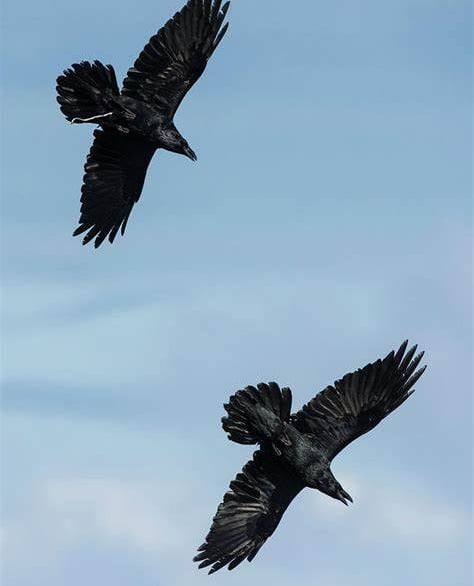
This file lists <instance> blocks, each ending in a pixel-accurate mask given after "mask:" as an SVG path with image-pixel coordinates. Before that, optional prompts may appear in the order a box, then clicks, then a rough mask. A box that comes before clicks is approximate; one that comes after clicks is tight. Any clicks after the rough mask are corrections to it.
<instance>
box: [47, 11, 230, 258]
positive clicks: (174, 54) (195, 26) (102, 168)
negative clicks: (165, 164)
mask: <svg viewBox="0 0 474 586" xmlns="http://www.w3.org/2000/svg"><path fill="white" fill-rule="evenodd" d="M228 8H229V2H226V3H225V4H224V5H222V0H189V1H188V3H187V4H186V6H184V8H183V9H182V10H181V11H180V12H177V13H176V14H175V15H174V17H173V18H171V19H170V20H169V21H168V22H167V23H166V24H165V26H164V27H163V28H162V29H161V30H159V31H158V32H157V33H156V34H155V35H154V36H153V37H151V39H150V40H149V42H148V44H147V45H146V46H145V48H144V49H143V51H142V52H141V53H140V55H139V57H138V59H137V60H136V61H135V63H134V66H133V67H131V68H130V69H129V70H128V72H127V76H126V77H125V79H124V82H123V87H122V90H121V91H120V90H119V88H118V85H117V79H116V77H115V71H114V68H113V67H112V65H103V64H102V63H100V61H94V62H93V63H89V62H87V61H83V62H81V63H75V64H74V65H72V66H71V68H70V69H66V70H65V71H64V74H63V75H60V76H59V77H58V79H57V88H56V89H57V92H58V97H57V101H58V102H59V104H60V106H61V111H62V112H63V114H64V115H65V116H66V118H67V119H68V120H69V121H70V122H71V123H74V122H77V123H84V122H91V123H94V124H99V125H100V126H101V127H102V129H101V130H99V129H97V130H95V131H94V142H93V144H92V148H91V150H90V153H89V156H88V157H87V161H86V164H85V167H84V169H85V175H84V183H83V185H82V196H81V202H82V206H81V217H80V220H79V227H78V228H77V229H76V231H75V232H74V236H77V235H78V234H81V233H83V232H87V234H86V236H85V237H84V239H83V244H87V243H88V242H90V241H91V240H93V239H94V238H95V247H96V248H97V247H98V246H100V244H101V243H102V242H103V241H104V239H105V238H106V237H107V236H108V238H109V241H110V242H113V240H114V238H115V236H116V235H117V232H118V231H119V229H120V228H121V232H122V235H123V233H124V231H125V227H126V224H127V220H128V217H129V216H130V212H131V211H132V208H133V205H134V204H135V202H137V201H138V199H139V197H140V194H141V191H142V188H143V183H144V181H145V174H146V171H147V168H148V165H149V163H150V160H151V158H152V157H153V154H154V152H155V150H156V149H158V148H164V149H167V150H168V151H173V152H175V153H180V154H182V155H185V156H187V157H189V158H190V159H191V160H193V161H195V160H196V155H195V154H194V151H193V150H192V149H191V147H190V146H189V145H188V143H187V141H186V140H185V139H184V138H183V137H182V136H181V134H180V133H179V131H178V129H177V128H176V126H175V125H174V123H173V117H174V115H175V113H176V110H177V109H178V106H179V105H180V103H181V101H182V100H183V98H184V96H185V95H186V93H187V92H188V91H189V89H190V88H191V87H192V85H193V84H194V83H195V82H196V81H197V80H198V79H199V77H200V76H201V74H202V73H203V71H204V69H205V67H206V64H207V62H208V60H209V58H210V57H211V55H212V54H213V52H214V51H215V49H216V47H217V46H218V45H219V43H220V41H221V40H222V38H223V36H224V34H225V32H226V31H227V27H228V23H226V24H225V25H224V26H222V24H223V21H224V18H225V15H226V13H227V10H228Z"/></svg>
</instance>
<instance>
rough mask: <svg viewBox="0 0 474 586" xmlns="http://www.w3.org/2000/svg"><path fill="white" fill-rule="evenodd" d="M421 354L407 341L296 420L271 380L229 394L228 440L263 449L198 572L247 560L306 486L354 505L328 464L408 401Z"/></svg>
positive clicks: (220, 515)
mask: <svg viewBox="0 0 474 586" xmlns="http://www.w3.org/2000/svg"><path fill="white" fill-rule="evenodd" d="M422 357H423V352H421V353H420V354H418V355H416V346H414V347H413V348H411V349H410V350H408V351H407V342H406V341H405V342H403V344H402V345H401V346H400V348H399V349H398V351H397V352H390V354H388V355H387V356H386V357H385V358H384V359H383V360H381V359H379V360H377V361H376V362H373V363H371V364H368V365H367V366H365V367H364V368H362V369H359V370H357V371H356V372H353V373H350V374H346V375H345V376H344V377H343V378H342V379H340V380H338V381H336V382H335V383H334V385H333V386H329V387H327V388H326V389H324V390H323V391H322V392H320V393H319V394H318V395H316V397H315V398H314V399H312V400H311V401H310V402H309V403H308V404H307V405H305V406H304V407H303V408H302V409H301V410H300V411H298V412H297V413H296V414H294V415H291V401H292V395H291V391H290V389H289V388H283V389H280V387H279V386H278V385H277V384H276V383H269V384H259V385H257V388H255V387H246V388H245V389H244V390H241V391H238V392H237V393H235V394H234V395H232V397H231V398H230V400H229V403H228V404H226V405H224V408H225V410H226V411H227V417H224V418H223V419H222V423H223V428H224V430H225V431H226V432H227V433H228V437H229V439H231V440H233V441H235V442H238V443H240V444H260V449H259V450H258V451H256V452H255V453H254V455H253V459H252V460H250V462H248V463H247V464H246V465H245V466H244V468H243V470H242V472H240V473H239V474H237V477H236V478H235V480H233V481H232V482H231V483H230V491H229V492H227V493H226V494H225V496H224V500H223V502H222V503H221V504H220V505H219V507H218V509H217V512H216V514H215V516H214V519H213V522H212V526H211V529H210V531H209V533H208V535H207V537H206V541H205V542H204V544H203V545H202V546H201V547H200V548H199V553H198V555H197V556H196V557H195V558H194V561H197V562H199V567H200V568H203V567H207V566H210V567H211V568H210V571H209V573H210V574H212V573H213V572H216V571H217V570H220V569H221V568H223V567H224V566H228V569H229V570H232V569H233V568H235V567H236V566H237V565H238V564H240V563H241V562H242V561H243V560H245V559H247V560H248V561H252V560H253V558H254V557H255V556H256V555H257V553H258V551H259V549H260V548H261V547H262V545H263V544H264V543H265V541H266V540H267V539H268V537H270V535H272V533H273V532H274V531H275V529H276V528H277V526H278V524H279V522H280V520H281V518H282V516H283V513H284V512H285V511H286V509H287V508H288V506H289V504H290V503H291V501H292V500H293V499H294V498H295V497H296V495H297V494H298V493H299V492H300V491H301V490H303V488H305V487H309V488H316V489H318V490H320V491H321V492H323V493H325V494H327V495H329V496H331V497H333V498H335V499H338V500H340V501H341V502H343V503H344V504H345V505H347V504H348V501H350V502H352V498H351V497H350V495H349V494H348V493H347V492H346V491H345V490H344V489H343V488H342V486H341V485H340V484H339V482H338V481H337V480H336V479H335V477H334V476H333V474H332V472H331V469H330V465H331V461H332V460H333V458H334V457H335V456H336V455H337V454H338V453H339V452H340V451H341V450H342V449H343V448H344V447H345V446H347V445H348V444H349V443H350V442H352V441H354V440H355V439H356V438H358V437H359V436H361V435H362V434H364V433H366V432H368V431H369V430H371V429H372V428H374V427H375V426H376V425H377V424H378V423H380V421H382V419H384V417H386V416H387V415H388V414H389V413H391V412H392V411H393V410H394V409H396V408H397V407H399V406H400V405H401V404H402V403H403V402H404V401H406V400H407V399H408V397H409V396H410V395H411V394H412V393H413V392H414V389H413V388H412V387H413V385H414V384H415V383H416V381H417V380H418V379H419V378H420V376H421V375H422V374H423V372H424V371H425V368H426V367H425V366H424V367H422V368H418V365H419V364H420V361H421V359H422Z"/></svg>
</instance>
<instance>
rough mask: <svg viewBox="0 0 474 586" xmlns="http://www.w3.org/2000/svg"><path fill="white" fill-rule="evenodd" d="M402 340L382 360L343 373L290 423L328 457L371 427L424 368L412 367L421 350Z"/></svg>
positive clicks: (408, 392)
mask: <svg viewBox="0 0 474 586" xmlns="http://www.w3.org/2000/svg"><path fill="white" fill-rule="evenodd" d="M407 344H408V342H407V341H405V342H403V344H402V345H401V346H400V348H399V349H398V351H397V352H396V353H395V352H393V351H392V352H390V354H388V356H386V357H385V358H384V359H383V360H380V359H379V360H377V361H376V362H373V363H372V364H368V365H367V366H365V367H364V368H362V369H359V370H357V371H356V372H353V373H350V374H346V375H345V376H344V377H343V378H342V379H340V380H338V381H336V382H335V383H334V386H329V387H327V388H326V389H324V390H323V391H321V393H319V394H318V395H316V397H315V398H314V399H312V400H311V401H310V402H309V403H307V404H306V405H305V406H304V407H303V408H302V409H301V411H299V412H298V413H296V414H295V415H293V416H292V420H291V422H292V424H293V425H294V426H295V427H296V428H297V429H298V430H299V431H301V432H302V433H305V434H309V435H313V436H315V441H317V443H318V444H319V445H320V446H321V447H322V448H325V449H326V450H327V453H328V457H329V458H330V459H332V458H334V457H335V456H336V455H337V454H338V453H339V452H340V451H341V450H342V449H343V448H345V447H346V446H347V445H348V444H349V443H351V442H352V441H354V440H355V439H356V438H358V437H359V436H361V435H363V434H364V433H366V432H368V431H369V430H371V429H372V428H374V427H375V426H376V425H377V424H378V423H380V421H382V419H383V418H384V417H386V416H387V415H388V414H389V413H391V412H392V411H394V410H395V409H396V408H397V407H399V406H400V405H401V404H402V403H403V402H404V401H406V400H407V399H408V397H409V396H410V395H411V394H412V393H413V392H414V389H413V390H410V389H411V388H412V387H413V385H414V384H415V383H416V381H417V380H418V379H419V378H420V376H421V375H422V374H423V372H424V371H425V368H426V366H424V367H422V368H420V369H418V370H417V367H418V364H419V363H420V361H421V359H422V357H423V352H421V353H420V354H418V355H417V356H415V353H416V348H417V347H416V346H413V348H411V349H410V350H408V352H406V349H407Z"/></svg>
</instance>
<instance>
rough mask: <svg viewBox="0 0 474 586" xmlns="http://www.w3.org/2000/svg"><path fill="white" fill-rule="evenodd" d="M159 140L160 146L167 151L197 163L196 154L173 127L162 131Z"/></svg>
mask: <svg viewBox="0 0 474 586" xmlns="http://www.w3.org/2000/svg"><path fill="white" fill-rule="evenodd" d="M159 138H160V143H161V146H162V147H163V148H164V149H166V150H167V151H171V152H173V153H178V154H180V155H184V156H185V157H188V159H191V161H197V157H196V153H195V152H194V151H193V149H192V148H191V147H190V146H189V144H188V141H187V140H186V139H185V138H184V137H183V136H181V134H180V133H179V131H178V129H177V128H176V127H175V126H174V125H173V126H170V127H169V128H165V129H163V130H162V132H161V133H160V137H159Z"/></svg>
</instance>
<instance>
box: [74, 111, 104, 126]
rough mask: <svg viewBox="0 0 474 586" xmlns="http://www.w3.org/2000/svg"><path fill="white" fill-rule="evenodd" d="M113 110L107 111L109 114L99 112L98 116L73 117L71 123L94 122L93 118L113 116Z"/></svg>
mask: <svg viewBox="0 0 474 586" xmlns="http://www.w3.org/2000/svg"><path fill="white" fill-rule="evenodd" d="M112 114H113V112H107V114H98V115H97V116H91V117H90V118H73V119H72V120H71V124H75V123H78V122H92V121H93V120H98V119H99V118H105V117H106V116H112Z"/></svg>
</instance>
